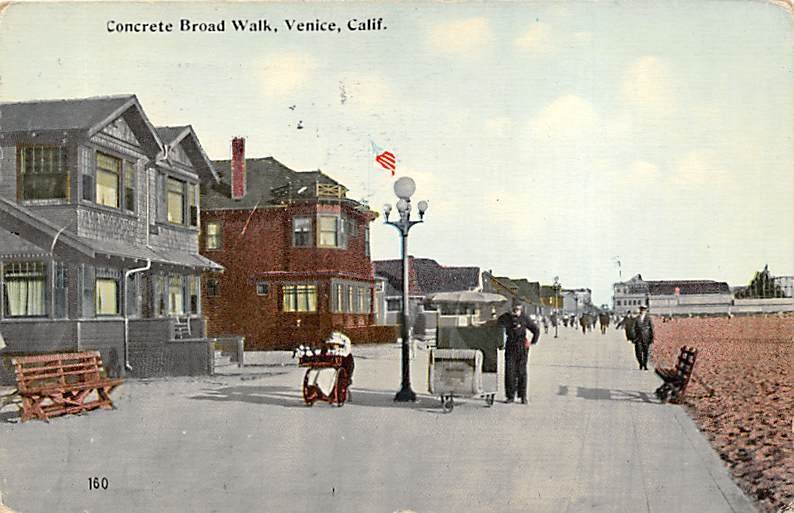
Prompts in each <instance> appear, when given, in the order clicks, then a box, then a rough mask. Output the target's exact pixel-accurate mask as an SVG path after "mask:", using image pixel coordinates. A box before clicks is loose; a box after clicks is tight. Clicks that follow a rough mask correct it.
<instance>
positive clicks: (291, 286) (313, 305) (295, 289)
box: [281, 283, 319, 313]
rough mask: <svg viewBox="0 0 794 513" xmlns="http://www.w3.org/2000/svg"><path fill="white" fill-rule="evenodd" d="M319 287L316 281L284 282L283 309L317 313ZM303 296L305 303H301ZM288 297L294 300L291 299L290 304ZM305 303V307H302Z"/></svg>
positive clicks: (283, 310)
mask: <svg viewBox="0 0 794 513" xmlns="http://www.w3.org/2000/svg"><path fill="white" fill-rule="evenodd" d="M317 289H318V287H317V284H315V283H284V284H282V285H281V296H282V297H281V311H282V312H284V313H317V312H318V311H319V304H318V302H317V299H318V290H317ZM302 293H303V294H302ZM301 297H305V304H301ZM288 298H292V299H294V301H292V300H291V299H290V300H289V304H288ZM312 299H313V301H312ZM304 305H305V309H304V308H302V307H303V306H304Z"/></svg>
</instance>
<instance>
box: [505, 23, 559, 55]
mask: <svg viewBox="0 0 794 513" xmlns="http://www.w3.org/2000/svg"><path fill="white" fill-rule="evenodd" d="M514 44H515V45H516V46H517V47H518V48H520V49H522V50H527V51H532V52H545V51H548V50H551V48H552V42H551V28H550V27H549V26H548V25H544V24H541V23H537V24H535V25H533V26H532V27H531V28H530V29H529V30H527V31H526V32H524V34H522V35H521V36H519V37H517V38H516V39H515V41H514Z"/></svg>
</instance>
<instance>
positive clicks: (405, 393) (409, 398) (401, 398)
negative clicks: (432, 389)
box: [394, 384, 416, 403]
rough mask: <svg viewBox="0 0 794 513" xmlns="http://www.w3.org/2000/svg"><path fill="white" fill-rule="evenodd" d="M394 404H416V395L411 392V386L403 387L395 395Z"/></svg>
mask: <svg viewBox="0 0 794 513" xmlns="http://www.w3.org/2000/svg"><path fill="white" fill-rule="evenodd" d="M394 402H396V403H407V402H412V403H414V402H416V393H415V392H414V391H413V390H411V385H405V384H404V385H403V387H402V388H401V389H400V391H399V392H397V395H395V396H394Z"/></svg>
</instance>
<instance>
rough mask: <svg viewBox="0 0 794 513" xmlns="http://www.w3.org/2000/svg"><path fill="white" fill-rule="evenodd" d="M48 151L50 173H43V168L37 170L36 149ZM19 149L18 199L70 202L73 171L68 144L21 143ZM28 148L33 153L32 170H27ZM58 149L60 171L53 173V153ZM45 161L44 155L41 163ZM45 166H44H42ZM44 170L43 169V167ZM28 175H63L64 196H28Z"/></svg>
mask: <svg viewBox="0 0 794 513" xmlns="http://www.w3.org/2000/svg"><path fill="white" fill-rule="evenodd" d="M37 149H38V150H39V151H41V152H42V153H43V152H44V151H47V152H48V153H49V154H50V156H49V166H48V167H49V170H50V172H49V173H42V172H41V170H40V171H39V172H36V171H35V165H36V150H37ZM16 150H17V163H16V167H17V200H18V201H25V202H28V201H30V202H37V201H52V200H55V201H66V202H68V201H69V200H70V199H71V173H70V172H69V153H68V148H67V147H66V145H58V144H19V145H17V147H16ZM26 150H30V151H31V153H32V160H33V164H32V166H31V172H30V173H28V172H26V171H27V170H26V169H25V168H26V167H27V162H28V158H27V156H26V154H25V152H26ZM55 150H57V155H58V165H57V169H58V172H55V173H53V172H52V168H53V158H52V157H53V156H52V153H55ZM43 163H44V157H43V155H42V158H41V164H43ZM42 168H43V166H42ZM42 170H43V169H42ZM26 176H39V177H41V176H47V177H50V178H52V177H61V178H62V180H63V182H62V188H63V196H55V197H52V196H48V197H26V195H25V191H26V190H27V188H26V187H25V181H26V179H25V177H26Z"/></svg>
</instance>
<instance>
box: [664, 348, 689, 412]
mask: <svg viewBox="0 0 794 513" xmlns="http://www.w3.org/2000/svg"><path fill="white" fill-rule="evenodd" d="M697 353H698V352H697V349H695V348H694V347H686V346H682V347H681V350H680V352H679V353H678V361H677V362H676V365H675V367H672V368H657V369H656V374H657V375H658V376H659V377H660V378H662V380H663V381H664V383H662V386H660V387H659V388H657V389H656V392H655V393H656V397H658V398H659V400H660V401H662V402H663V403H664V402H667V400H668V399H669V400H670V402H671V403H678V402H680V401H681V399H682V398H683V397H684V392H685V391H686V387H687V385H688V384H689V380H690V379H691V378H692V372H693V370H694V369H695V360H696V359H697Z"/></svg>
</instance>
